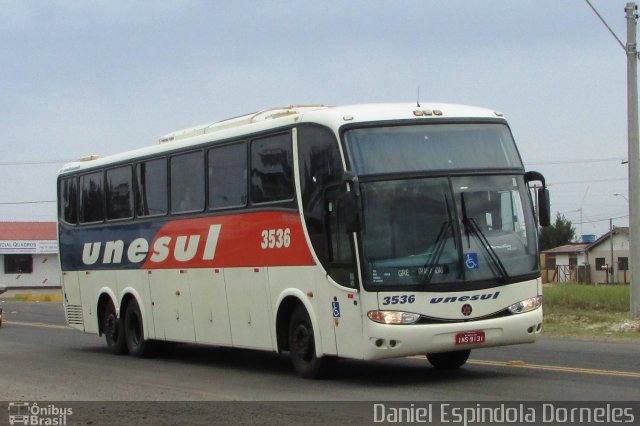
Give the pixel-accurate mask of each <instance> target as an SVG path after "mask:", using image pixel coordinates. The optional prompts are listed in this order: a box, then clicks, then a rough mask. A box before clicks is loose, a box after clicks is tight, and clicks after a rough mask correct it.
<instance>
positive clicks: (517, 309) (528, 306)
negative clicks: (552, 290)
mask: <svg viewBox="0 0 640 426" xmlns="http://www.w3.org/2000/svg"><path fill="white" fill-rule="evenodd" d="M540 306H542V296H536V297H532V298H531V299H526V300H523V301H521V302H518V303H514V304H513V305H511V306H509V312H511V313H512V314H523V313H525V312H529V311H533V310H534V309H538V308H539V307H540Z"/></svg>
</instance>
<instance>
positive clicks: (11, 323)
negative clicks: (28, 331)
mask: <svg viewBox="0 0 640 426" xmlns="http://www.w3.org/2000/svg"><path fill="white" fill-rule="evenodd" d="M3 324H9V325H22V326H26V327H42V328H59V329H63V330H71V329H72V328H71V327H69V326H68V325H57V324H46V323H44V322H18V321H3Z"/></svg>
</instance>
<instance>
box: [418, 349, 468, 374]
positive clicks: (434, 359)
mask: <svg viewBox="0 0 640 426" xmlns="http://www.w3.org/2000/svg"><path fill="white" fill-rule="evenodd" d="M470 354H471V350H466V351H453V352H441V353H437V354H428V355H427V359H428V360H429V362H430V363H431V365H433V366H434V367H435V368H437V369H438V370H455V369H456V368H460V367H462V366H463V365H464V364H465V363H466V362H467V360H468V359H469V355H470Z"/></svg>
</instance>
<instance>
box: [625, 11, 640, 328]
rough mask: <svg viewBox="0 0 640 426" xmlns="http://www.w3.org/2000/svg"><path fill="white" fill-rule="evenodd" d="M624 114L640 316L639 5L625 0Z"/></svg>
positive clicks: (635, 310) (634, 305)
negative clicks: (625, 75) (625, 117)
mask: <svg viewBox="0 0 640 426" xmlns="http://www.w3.org/2000/svg"><path fill="white" fill-rule="evenodd" d="M624 10H625V12H626V18H627V45H626V51H627V117H628V137H629V140H628V143H629V146H628V150H629V233H630V235H629V238H630V249H631V253H630V259H629V260H630V261H631V284H630V286H629V287H630V305H631V306H630V307H631V316H632V317H633V318H637V317H638V316H640V194H639V193H638V191H640V145H639V140H638V48H637V45H636V26H637V19H638V15H637V11H638V6H637V5H636V4H635V2H629V3H627V5H626V7H625V8H624Z"/></svg>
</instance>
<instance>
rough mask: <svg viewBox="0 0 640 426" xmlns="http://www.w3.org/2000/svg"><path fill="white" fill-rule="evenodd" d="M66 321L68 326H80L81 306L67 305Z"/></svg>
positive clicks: (81, 322) (81, 321)
mask: <svg viewBox="0 0 640 426" xmlns="http://www.w3.org/2000/svg"><path fill="white" fill-rule="evenodd" d="M67 321H68V322H69V324H76V325H82V324H83V320H82V306H80V305H67Z"/></svg>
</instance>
